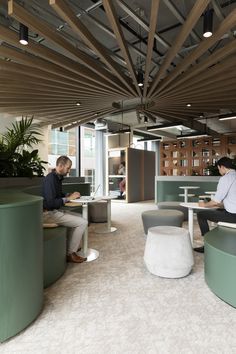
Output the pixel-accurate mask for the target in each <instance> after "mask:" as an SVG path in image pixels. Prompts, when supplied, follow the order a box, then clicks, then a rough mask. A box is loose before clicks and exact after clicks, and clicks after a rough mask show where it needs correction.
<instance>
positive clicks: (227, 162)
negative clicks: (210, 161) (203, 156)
mask: <svg viewBox="0 0 236 354" xmlns="http://www.w3.org/2000/svg"><path fill="white" fill-rule="evenodd" d="M216 165H217V166H224V167H226V168H232V169H235V166H234V164H233V160H231V159H230V158H229V157H226V156H224V157H221V159H219V160H218V161H217V163H216Z"/></svg>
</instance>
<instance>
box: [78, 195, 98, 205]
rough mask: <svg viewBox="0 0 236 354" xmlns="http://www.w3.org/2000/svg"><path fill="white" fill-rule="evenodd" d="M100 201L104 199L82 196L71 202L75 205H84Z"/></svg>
mask: <svg viewBox="0 0 236 354" xmlns="http://www.w3.org/2000/svg"><path fill="white" fill-rule="evenodd" d="M99 200H102V197H95V198H94V197H92V196H91V197H90V196H81V197H80V198H78V199H73V200H71V202H73V203H80V204H81V203H83V204H87V203H94V202H98V201H99Z"/></svg>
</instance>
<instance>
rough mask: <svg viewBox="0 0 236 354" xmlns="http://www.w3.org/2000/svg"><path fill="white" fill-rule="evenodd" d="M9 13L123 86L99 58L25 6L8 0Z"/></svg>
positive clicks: (115, 83) (86, 64) (116, 84)
mask: <svg viewBox="0 0 236 354" xmlns="http://www.w3.org/2000/svg"><path fill="white" fill-rule="evenodd" d="M8 14H9V15H10V16H12V17H13V18H15V19H16V20H17V21H19V22H21V23H23V24H25V25H26V26H28V27H29V28H31V29H33V30H35V31H36V32H37V33H40V34H41V35H42V36H43V37H44V38H47V39H48V40H49V41H51V42H52V43H55V44H56V45H57V46H59V47H61V48H63V49H64V50H66V51H67V52H68V53H70V54H72V55H73V56H74V57H75V58H76V59H79V60H80V61H81V62H82V63H83V64H84V65H85V66H88V67H89V68H90V69H91V70H92V71H94V72H95V73H96V74H97V75H99V76H101V77H102V78H104V79H106V80H108V81H109V82H111V83H112V84H114V85H115V86H117V87H118V88H122V87H123V85H122V83H121V82H120V81H119V80H118V79H117V78H116V77H114V76H113V75H111V74H110V73H109V72H108V71H107V70H105V69H104V68H102V67H101V66H100V65H98V61H97V60H95V59H93V58H92V57H90V56H89V55H88V54H86V53H84V52H82V51H81V50H79V49H78V48H75V47H74V46H73V45H71V44H70V43H69V42H68V41H66V40H65V39H64V38H63V37H60V36H59V35H58V34H57V33H56V32H55V31H53V30H52V29H51V27H50V26H49V25H47V23H42V22H41V21H39V20H37V18H36V17H35V16H32V15H31V14H30V13H29V12H28V11H26V10H25V9H24V8H23V7H21V6H19V5H18V4H17V3H16V2H15V1H14V0H9V1H8ZM123 88H124V87H123ZM124 90H125V92H126V93H127V94H128V95H129V92H127V89H126V88H124Z"/></svg>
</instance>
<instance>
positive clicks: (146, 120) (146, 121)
mask: <svg viewBox="0 0 236 354" xmlns="http://www.w3.org/2000/svg"><path fill="white" fill-rule="evenodd" d="M144 123H145V124H147V123H148V117H146V116H144Z"/></svg>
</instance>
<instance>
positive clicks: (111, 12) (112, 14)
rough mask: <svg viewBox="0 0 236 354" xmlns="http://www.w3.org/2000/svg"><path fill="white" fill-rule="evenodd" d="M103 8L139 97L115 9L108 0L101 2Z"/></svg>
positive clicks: (135, 79)
mask: <svg viewBox="0 0 236 354" xmlns="http://www.w3.org/2000/svg"><path fill="white" fill-rule="evenodd" d="M103 6H104V8H105V11H106V14H107V17H108V19H109V21H110V24H111V26H112V29H113V31H114V33H115V36H116V39H117V42H118V44H119V46H120V49H121V52H122V54H123V57H124V58H125V61H126V64H127V68H128V69H129V72H130V75H131V78H132V79H133V83H134V86H135V88H136V90H137V93H138V95H139V96H141V91H140V87H139V86H138V82H137V78H136V73H135V68H134V65H133V63H132V59H131V56H130V53H129V50H128V46H127V44H126V40H125V37H124V35H123V32H122V29H121V26H120V24H119V21H118V17H117V14H116V11H115V7H114V5H113V3H112V2H111V1H108V0H103Z"/></svg>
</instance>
